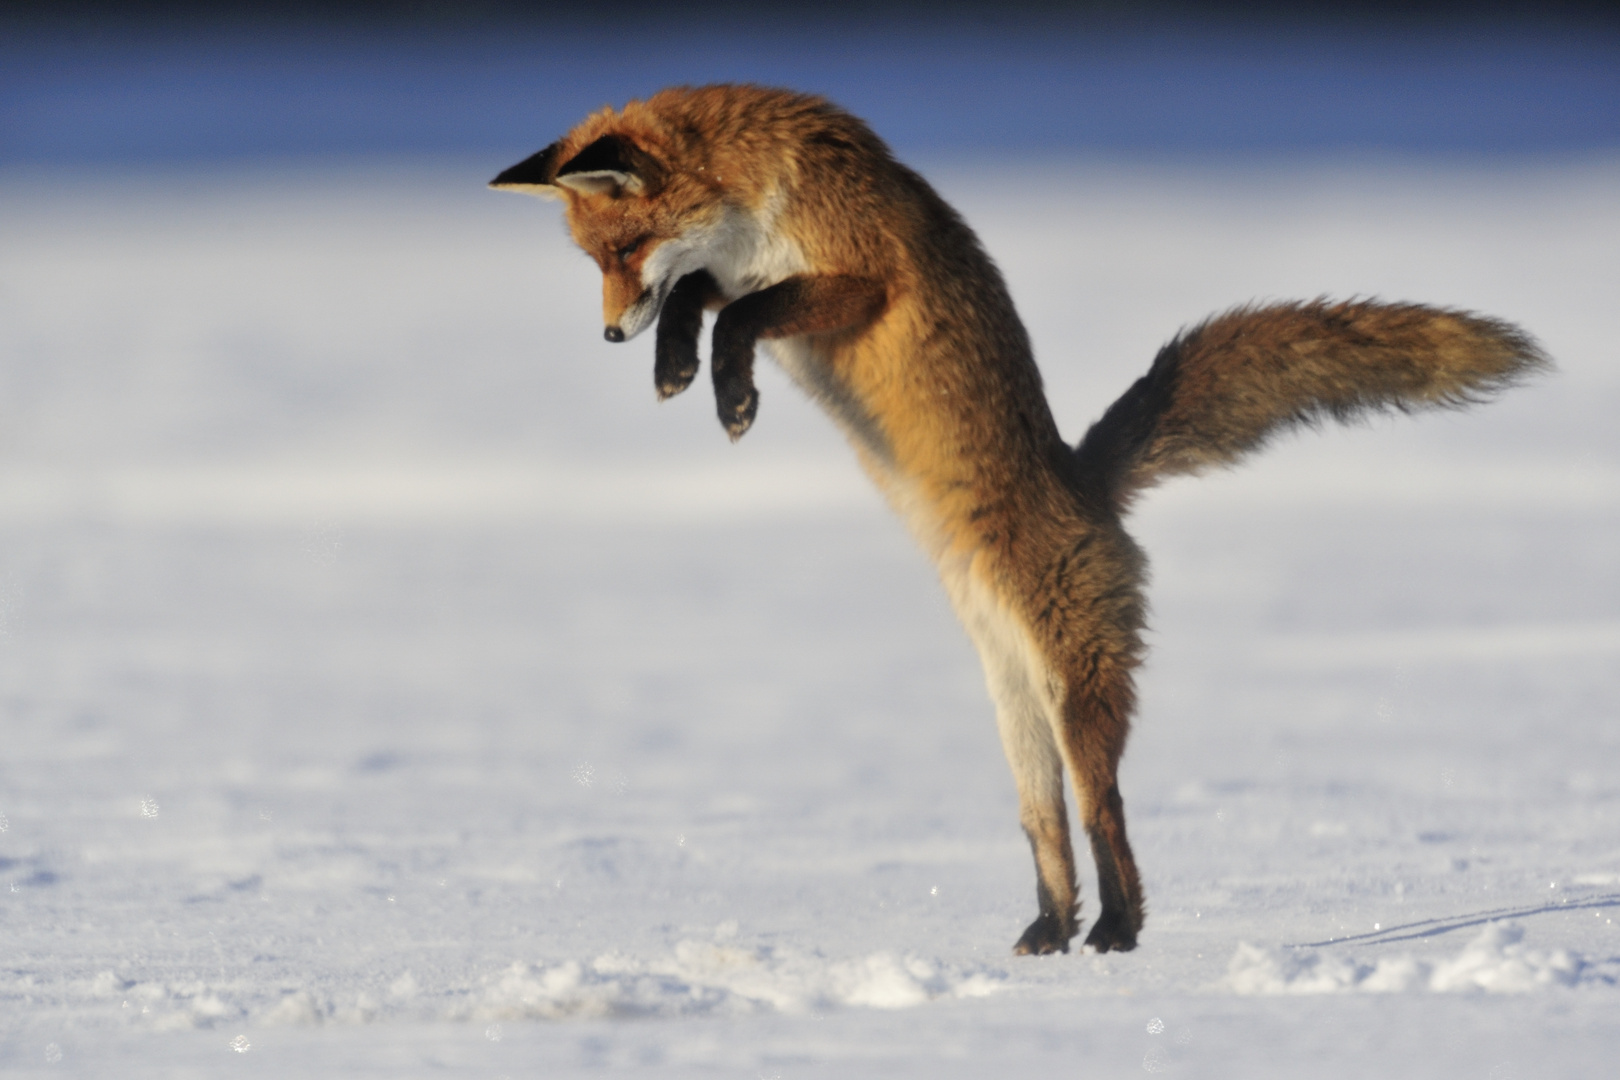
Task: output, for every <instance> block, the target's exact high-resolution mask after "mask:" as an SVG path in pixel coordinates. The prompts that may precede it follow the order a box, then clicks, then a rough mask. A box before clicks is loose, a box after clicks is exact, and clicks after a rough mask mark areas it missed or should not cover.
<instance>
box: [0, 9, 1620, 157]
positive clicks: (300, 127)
mask: <svg viewBox="0 0 1620 1080" xmlns="http://www.w3.org/2000/svg"><path fill="white" fill-rule="evenodd" d="M721 80H747V81H758V82H766V83H773V84H778V85H787V86H793V87H796V88H801V89H806V90H814V91H819V92H822V93H825V94H827V95H829V96H831V97H832V98H833V99H834V100H836V101H838V102H840V103H841V104H843V105H845V106H846V107H848V108H849V109H851V110H852V111H854V112H856V113H857V114H859V115H862V116H864V117H866V118H867V119H868V120H870V121H871V122H872V123H873V125H874V126H875V127H876V128H877V130H878V131H879V132H880V133H882V134H884V135H885V136H886V137H887V138H888V139H889V140H890V141H891V142H892V143H893V144H894V145H895V146H896V148H897V149H898V150H899V151H901V152H902V153H941V152H943V153H962V152H969V153H983V154H1011V153H1041V154H1053V153H1057V154H1062V153H1103V154H1156V153H1172V154H1174V153H1182V152H1194V153H1203V152H1215V153H1247V152H1284V153H1295V152H1304V153H1314V152H1346V151H1349V152H1355V151H1363V150H1366V151H1377V152H1394V153H1403V154H1405V153H1417V154H1442V155H1478V154H1585V153H1592V152H1604V151H1610V150H1615V149H1620V36H1617V35H1615V34H1613V33H1608V32H1578V31H1576V30H1572V29H1569V28H1563V29H1559V28H1557V27H1550V26H1542V27H1536V26H1518V27H1516V28H1514V27H1500V26H1499V27H1495V28H1492V27H1489V26H1470V27H1458V28H1455V29H1452V30H1448V29H1447V28H1445V27H1444V26H1438V25H1435V24H1426V25H1425V26H1423V27H1421V28H1412V27H1406V28H1404V29H1402V28H1398V27H1393V26H1380V25H1362V26H1359V27H1356V28H1351V29H1346V28H1345V27H1338V28H1336V29H1334V28H1326V27H1318V28H1316V29H1300V28H1296V29H1294V30H1293V31H1291V32H1288V33H1281V32H1266V31H1262V30H1258V29H1256V28H1254V27H1253V26H1251V27H1250V28H1249V29H1247V30H1243V29H1236V28H1232V27H1227V28H1225V29H1220V28H1212V27H1207V26H1206V27H1203V28H1197V27H1193V26H1190V25H1187V26H1175V25H1172V26H1170V27H1167V28H1166V27H1161V28H1158V29H1143V28H1137V29H1114V30H1106V31H1098V30H1089V31H1088V30H1086V29H1084V28H1077V27H1072V26H1071V27H1061V26H1054V25H1044V26H1043V25H1040V24H1036V23H1031V22H1027V21H1017V20H1011V21H1009V23H1008V24H1005V25H996V24H994V23H988V22H984V21H981V22H979V23H978V24H976V25H965V24H955V25H946V26H942V27H936V28H932V29H918V28H917V27H916V26H914V25H902V24H900V23H897V22H890V23H887V24H883V23H879V24H877V25H865V26H856V25H852V24H839V23H823V24H819V25H816V24H810V25H796V26H787V25H778V26H775V27H770V26H754V27H751V28H743V29H736V28H728V27H726V26H723V25H718V24H714V25H677V24H673V23H671V24H655V25H642V26H637V25H634V24H632V25H629V26H623V25H621V26H618V27H612V26H607V25H597V26H594V27H584V26H559V27H558V28H556V29H555V30H547V29H546V28H545V27H543V26H538V27H537V26H534V25H530V26H528V27H526V28H525V29H524V30H522V31H521V32H515V33H513V34H511V35H501V34H499V33H495V32H491V31H490V30H489V29H488V28H483V29H475V30H461V31H456V32H453V33H441V34H437V35H435V34H431V33H427V32H424V31H421V30H416V31H409V30H403V31H402V30H390V31H382V30H377V29H376V28H372V29H371V30H364V29H357V28H353V27H351V28H348V29H334V28H330V27H328V28H326V29H321V30H317V29H313V28H309V27H303V28H299V27H296V26H295V27H281V28H278V29H274V30H270V29H264V28H260V29H258V30H254V29H251V28H244V27H235V28H226V29H218V28H216V29H214V30H211V31H201V30H187V29H184V28H181V29H175V28H173V27H171V28H170V29H169V30H168V31H166V32H162V33H158V32H146V33H143V32H140V31H138V30H133V29H129V28H126V29H125V30H123V31H120V32H103V33H100V34H84V33H82V32H80V33H78V34H77V35H76V36H69V35H66V34H63V33H58V32H51V31H31V32H17V33H8V34H7V35H5V36H4V41H3V42H0V102H3V105H0V164H19V163H22V164H34V165H79V164H91V163H107V162H144V163H161V162H197V161H208V160H229V159H241V158H257V157H308V156H331V155H344V154H377V153H382V154H406V155H409V154H423V153H426V154H435V153H468V152H471V153H486V152H487V153H490V154H493V155H496V156H501V155H510V154H511V153H512V152H523V151H526V150H529V149H533V148H534V147H536V146H539V145H542V144H543V143H545V142H547V141H549V140H550V139H551V138H553V137H554V136H556V135H558V134H560V133H561V132H562V131H564V130H565V129H566V128H567V127H569V126H570V125H571V124H572V123H573V122H575V121H576V120H577V119H578V118H579V117H580V116H581V115H583V114H584V113H585V112H586V111H588V110H589V109H592V108H594V107H597V106H599V105H602V104H605V103H609V102H622V101H623V100H625V99H626V98H629V97H634V96H640V95H644V94H646V93H649V92H651V91H653V90H656V89H658V88H659V87H661V86H665V85H668V84H671V83H678V82H709V81H721Z"/></svg>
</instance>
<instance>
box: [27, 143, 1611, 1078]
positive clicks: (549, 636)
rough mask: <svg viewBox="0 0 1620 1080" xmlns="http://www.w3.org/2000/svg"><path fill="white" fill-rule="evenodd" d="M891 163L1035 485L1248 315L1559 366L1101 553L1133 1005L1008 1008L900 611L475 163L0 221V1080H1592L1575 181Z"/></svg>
mask: <svg viewBox="0 0 1620 1080" xmlns="http://www.w3.org/2000/svg"><path fill="white" fill-rule="evenodd" d="M494 164H495V166H496V167H498V165H499V164H500V163H494ZM922 164H923V166H924V168H925V170H926V171H928V172H929V173H930V174H931V175H933V176H935V177H937V178H938V180H939V183H940V186H941V188H942V189H943V190H944V191H945V192H946V194H947V195H948V197H950V198H951V199H952V200H953V201H955V202H956V203H957V204H958V205H959V206H960V208H961V209H962V210H963V211H964V213H965V214H966V215H967V217H968V218H969V220H970V221H971V222H973V223H974V224H975V225H976V227H978V228H979V230H980V232H981V234H982V235H983V237H984V239H985V241H986V244H987V246H988V247H989V249H990V250H991V251H992V252H993V253H994V254H995V255H996V256H997V257H998V259H999V260H1000V262H1001V264H1002V266H1003V268H1004V269H1005V270H1006V272H1007V274H1008V276H1009V279H1010V281H1011V284H1012V287H1013V291H1014V294H1015V297H1016V298H1017V299H1018V302H1019V304H1020V306H1021V310H1022V311H1023V313H1024V315H1025V317H1026V320H1027V322H1028V323H1029V325H1030V328H1031V332H1032V334H1033V336H1034V338H1035V341H1036V345H1037V350H1038V353H1039V355H1040V357H1041V359H1042V364H1043V370H1044V372H1045V374H1046V376H1047V383H1048V390H1049V393H1050V395H1051V397H1052V400H1053V403H1054V407H1055V409H1056V410H1057V412H1058V416H1059V420H1060V423H1061V424H1062V425H1063V427H1064V429H1065V431H1066V432H1068V433H1070V434H1071V435H1074V436H1078V434H1079V433H1080V431H1081V430H1082V428H1083V426H1084V424H1085V423H1086V422H1088V421H1089V420H1090V419H1091V418H1093V417H1094V416H1095V415H1097V414H1098V413H1099V412H1100V411H1101V409H1102V408H1103V407H1104V406H1105V405H1106V403H1107V402H1108V401H1110V400H1112V398H1113V397H1114V396H1115V395H1116V394H1118V393H1119V392H1120V391H1121V390H1123V389H1124V387H1125V386H1126V385H1128V383H1129V381H1130V380H1131V379H1132V378H1134V377H1135V376H1136V375H1137V374H1139V373H1140V371H1141V370H1142V369H1143V368H1144V367H1145V365H1146V363H1147V362H1148V360H1149V358H1150V357H1151V356H1152V354H1153V351H1154V349H1155V348H1156V347H1157V345H1158V344H1160V343H1161V342H1162V341H1163V340H1164V339H1165V338H1166V337H1168V336H1169V334H1170V333H1172V332H1173V331H1174V330H1175V329H1176V328H1177V327H1178V326H1179V325H1182V324H1184V323H1186V322H1189V321H1192V320H1194V319H1197V318H1199V317H1201V316H1203V315H1205V314H1207V313H1209V312H1211V311H1214V310H1218V309H1220V308H1222V307H1225V306H1228V305H1230V304H1232V303H1236V302H1239V301H1243V300H1247V299H1250V298H1253V297H1265V296H1275V297H1282V296H1313V295H1317V294H1322V293H1326V294H1332V295H1350V294H1378V295H1383V296H1387V297H1400V298H1409V299H1420V300H1427V301H1431V302H1436V303H1443V304H1452V305H1458V306H1464V307H1469V308H1474V309H1477V310H1482V311H1487V312H1490V313H1492V314H1495V315H1499V316H1502V317H1506V318H1510V319H1514V320H1516V321H1519V322H1521V323H1523V324H1524V325H1525V326H1527V327H1528V328H1530V329H1531V330H1532V331H1534V332H1535V333H1537V334H1538V335H1540V336H1541V337H1542V339H1543V340H1544V342H1545V343H1546V345H1547V346H1548V348H1549V350H1550V351H1551V352H1552V353H1553V355H1554V356H1555V357H1556V358H1557V360H1558V363H1559V366H1560V371H1559V373H1558V374H1557V375H1556V376H1554V377H1552V378H1549V379H1546V380H1543V381H1541V382H1540V383H1538V384H1536V385H1534V386H1530V387H1524V388H1521V389H1518V390H1515V391H1514V392H1512V393H1511V394H1510V395H1508V396H1507V397H1505V398H1503V399H1502V400H1501V401H1499V402H1497V403H1495V404H1493V405H1491V406H1490V407H1488V408H1482V409H1479V410H1475V411H1472V412H1470V413H1467V414H1459V415H1454V416H1453V415H1443V416H1425V417H1419V418H1416V419H1402V420H1390V421H1387V422H1386V421H1380V422H1378V423H1376V424H1373V425H1370V426H1368V427H1367V428H1363V429H1355V430H1350V431H1334V432H1324V433H1321V434H1319V435H1305V436H1302V437H1300V438H1299V439H1293V440H1286V441H1284V442H1283V443H1281V444H1280V445H1278V446H1276V447H1274V448H1273V449H1272V450H1271V451H1270V452H1269V453H1268V454H1267V455H1266V456H1265V457H1263V458H1262V459H1259V460H1257V461H1256V462H1254V463H1253V464H1251V465H1249V466H1247V467H1245V468H1244V469H1242V470H1239V471H1234V472H1232V473H1229V474H1223V475H1220V476H1215V477H1208V478H1204V479H1201V480H1197V481H1187V482H1177V483H1175V484H1172V485H1169V486H1166V487H1165V488H1163V489H1162V490H1160V491H1158V492H1156V493H1154V494H1153V495H1151V496H1149V497H1148V498H1147V499H1145V500H1144V502H1143V504H1142V506H1141V507H1140V509H1139V510H1138V512H1137V514H1136V517H1135V518H1134V532H1135V534H1136V535H1137V537H1138V538H1139V540H1140V541H1141V542H1142V544H1143V545H1144V547H1145V548H1146V550H1147V551H1148V553H1149V555H1150V557H1151V558H1152V559H1153V565H1154V585H1153V590H1152V594H1151V596H1152V600H1153V603H1154V620H1153V625H1154V633H1153V639H1152V643H1153V649H1154V651H1153V654H1152V656H1151V659H1150V661H1149V663H1148V666H1147V667H1146V669H1145V670H1144V671H1143V673H1142V679H1141V689H1142V707H1141V717H1140V721H1139V723H1138V725H1137V729H1136V732H1135V734H1134V736H1133V741H1132V744H1131V748H1130V750H1129V752H1128V754H1127V758H1126V762H1125V767H1124V772H1123V780H1122V785H1123V789H1124V793H1125V797H1126V800H1127V803H1128V805H1129V821H1130V826H1131V830H1132V837H1133V842H1134V844H1135V846H1136V849H1137V855H1138V858H1139V860H1140V862H1141V864H1142V869H1143V874H1144V879H1145V884H1146V889H1147V895H1148V901H1149V918H1148V925H1147V929H1146V932H1145V933H1144V935H1143V938H1142V943H1141V947H1140V948H1139V949H1138V950H1137V951H1136V952H1134V953H1131V954H1128V955H1113V954H1110V955H1107V956H1095V955H1084V954H1081V953H1079V952H1076V953H1075V954H1072V955H1069V956H1066V957H1055V958H1042V959H1031V958H1016V957H1013V956H1012V955H1011V953H1010V948H1011V944H1012V942H1013V940H1014V939H1015V938H1016V937H1017V935H1018V933H1019V932H1020V931H1021V930H1022V928H1023V926H1024V925H1025V923H1026V922H1027V921H1028V919H1029V918H1030V917H1032V915H1033V908H1034V899H1033V874H1032V870H1031V867H1030V865H1029V857H1028V853H1027V848H1026V846H1025V844H1024V841H1023V838H1022V836H1021V834H1020V833H1019V830H1018V826H1017V813H1016V798H1015V796H1014V793H1013V790H1012V784H1011V780H1010V777H1009V775H1008V773H1007V769H1006V766H1005V764H1004V762H1003V761H1002V760H1001V755H1000V750H999V747H998V745H997V741H996V736H995V731H994V725H993V723H992V720H991V714H990V707H989V704H988V701H987V698H986V695H985V692H984V689H983V684H982V679H981V676H980V674H979V672H978V669H977V661H976V659H975V657H974V655H973V652H972V650H971V648H970V647H969V645H968V644H967V642H966V640H965V638H964V636H963V634H962V633H961V631H960V629H959V628H958V627H957V626H956V624H955V622H954V620H953V617H952V615H951V613H950V611H949V608H948V606H947V605H946V603H945V601H944V599H943V597H942V596H941V595H940V590H939V587H938V585H937V582H935V581H934V580H933V579H932V576H931V571H930V570H929V568H928V567H927V566H926V564H925V563H924V561H923V559H922V558H921V557H920V556H919V555H918V554H917V553H916V552H915V551H914V550H912V547H911V545H910V542H909V540H908V539H907V538H906V536H905V535H904V533H903V530H902V529H901V527H900V525H899V524H898V523H897V522H895V521H893V520H892V519H891V518H890V516H889V515H888V513H887V511H886V510H885V509H884V508H883V507H882V506H881V505H880V503H879V501H878V499H877V497H876V495H875V494H874V493H872V492H871V491H870V490H869V488H868V485H867V484H866V482H865V480H864V479H863V478H862V477H861V476H860V475H859V473H858V471H857V470H856V468H855V466H854V464H853V462H852V460H851V455H850V453H849V451H848V449H847V448H846V447H845V446H843V445H842V443H841V442H840V439H839V437H838V436H837V434H836V433H835V432H834V430H833V428H832V426H831V425H830V424H829V423H827V422H826V421H825V419H824V418H822V417H820V416H819V415H817V414H816V413H815V411H814V410H813V408H812V407H811V406H810V405H809V404H808V403H806V402H805V401H803V400H802V399H801V398H799V397H798V396H797V395H796V393H795V391H793V389H792V388H791V387H790V386H789V385H788V384H787V383H786V382H785V380H783V379H782V378H781V377H780V376H779V375H777V374H775V373H774V372H762V381H761V386H762V397H763V401H762V406H761V410H760V416H759V420H758V422H757V423H756V425H755V428H754V430H753V431H751V432H750V433H749V435H748V436H747V437H746V438H745V439H743V440H742V441H741V443H739V444H738V445H737V446H731V445H730V444H729V443H728V441H727V440H726V439H725V437H724V435H723V433H722V432H721V431H720V429H719V426H718V424H717V423H716V421H715V420H714V417H713V410H712V399H710V398H709V397H708V395H707V393H706V390H705V388H704V386H703V385H702V384H701V382H700V384H699V385H698V386H697V387H694V389H693V390H692V391H690V392H689V393H687V394H686V395H685V396H683V397H682V398H679V399H676V400H675V401H674V402H671V403H668V404H666V405H663V406H659V405H657V404H656V403H655V401H654V396H653V393H652V387H651V379H650V376H651V353H650V347H648V346H646V345H645V343H644V342H638V343H631V344H630V345H627V346H621V347H615V346H611V345H608V344H606V343H604V342H602V341H601V340H600V329H599V315H598V313H597V305H598V298H597V289H598V286H597V281H596V275H595V271H594V269H593V268H592V267H591V265H590V264H589V262H588V261H587V260H585V259H584V258H583V257H582V256H580V255H579V254H578V253H577V252H574V251H573V250H572V249H570V248H569V247H568V246H567V244H566V243H565V242H564V239H563V237H562V234H561V229H560V226H559V225H558V223H557V212H556V209H555V208H554V207H553V206H549V205H547V204H543V203H536V202H533V201H531V200H524V199H518V198H514V197H510V196H497V195H494V194H490V193H487V192H485V191H483V190H482V188H481V186H480V185H481V183H482V181H483V180H484V179H485V178H486V177H487V175H489V174H491V173H492V172H493V169H492V168H491V166H490V163H485V162H467V161H401V160H391V161H390V160H379V161H373V162H355V163H350V164H347V165H331V166H328V167H324V168H315V167H307V168H301V169H300V168H292V167H279V166H278V167H269V166H254V167H248V166H243V167H241V168H239V169H235V170H224V169H219V170H214V171H191V172H182V171H175V172H162V171H155V170H154V171H148V172H145V173H136V174H125V175H119V176H95V177H90V178H86V177H85V176H82V175H63V174H60V173H48V172H33V173H29V172H22V171H13V172H11V173H9V174H6V175H4V176H0V190H3V191H4V192H5V197H4V199H3V201H0V235H4V236H5V237H6V243H5V245H4V247H3V248H0V355H3V356H4V357H5V358H6V359H5V363H4V365H3V366H0V432H3V434H0V736H3V752H0V958H3V962H0V1070H3V1071H4V1072H6V1074H7V1075H16V1076H33V1075H40V1076H47V1075H83V1076H102V1075H120V1076H129V1077H142V1076H153V1077H157V1076H162V1077H175V1076H208V1077H214V1076H220V1075H242V1076H288V1075H330V1076H366V1075H375V1076H388V1077H409V1076H419V1075H420V1076H426V1075H430V1074H432V1075H443V1074H449V1075H468V1076H500V1075H510V1076H517V1075H537V1076H539V1075H543V1076H548V1077H551V1076H572V1075H594V1074H595V1073H597V1072H601V1071H607V1072H622V1073H627V1074H632V1075H638V1074H639V1075H649V1076H685V1075H692V1076H736V1077H747V1078H753V1077H783V1078H792V1077H807V1076H838V1077H862V1076H874V1077H876V1076H882V1077H903V1076H919V1077H923V1076H926V1077H931V1078H932V1077H954V1076H961V1077H982V1076H984V1075H986V1074H987V1073H991V1072H992V1071H994V1072H997V1073H1002V1074H1005V1075H1009V1076H1012V1075H1017V1076H1023V1075H1029V1076H1036V1075H1041V1076H1044V1075H1060V1074H1076V1075H1087V1076H1091V1075H1097V1076H1114V1075H1117V1076H1124V1075H1137V1074H1138V1073H1140V1072H1142V1071H1147V1072H1153V1073H1157V1072H1165V1073H1167V1074H1170V1075H1184V1076H1198V1077H1228V1076H1230V1077H1246V1078H1250V1077H1265V1076H1294V1075H1310V1076H1319V1077H1338V1076H1346V1077H1348V1076H1365V1075H1369V1074H1386V1075H1455V1076H1476V1077H1480V1078H1482V1080H1483V1078H1486V1077H1490V1078H1494V1080H1507V1078H1510V1077H1523V1078H1529V1077H1537V1076H1558V1075H1595V1074H1596V1072H1597V1071H1600V1070H1601V1068H1602V1065H1603V1063H1605V1062H1608V1061H1611V1060H1612V1059H1613V1057H1614V1055H1615V1052H1616V1051H1617V1050H1620V1020H1617V1017H1620V928H1617V926H1616V918H1617V916H1620V842H1617V840H1616V837H1617V836H1620V828H1617V826H1620V724H1617V723H1616V720H1617V710H1620V674H1617V673H1620V664H1617V659H1620V562H1617V560H1616V559H1615V558H1614V545H1615V539H1614V538H1615V536H1616V534H1617V526H1620V440H1617V436H1616V434H1615V431H1616V428H1615V425H1614V424H1613V421H1612V416H1613V414H1614V411H1615V409H1616V407H1617V406H1620V365H1617V364H1616V363H1615V355H1614V349H1613V345H1612V340H1613V337H1612V327H1611V322H1612V307H1613V300H1612V298H1613V293H1614V287H1615V283H1616V281H1620V209H1617V208H1620V198H1617V196H1620V164H1617V163H1616V162H1614V161H1609V160H1574V161H1565V162H1552V163H1547V162H1540V163H1536V162H1528V163H1527V162H1520V163H1512V162H1502V161H1497V162H1472V163H1467V162H1464V163H1453V164H1445V165H1440V164H1428V165H1420V164H1414V163H1411V162H1403V161H1382V162H1379V161H1374V162H1366V161H1363V162H1352V161H1319V162H1314V163H1313V162H1297V161H1292V162H1291V161H1281V160H1273V161H1250V162H1246V163H1245V162H1231V161H1203V162H1200V161H1182V162H1180V163H1177V162H1160V163H1158V164H1141V163H1136V164H1131V163H1112V164H1110V163H1106V162H1051V163H1047V164H1044V165H1042V166H1041V167H1040V168H1038V169H1034V170H1030V169H1024V170H1022V171H1021V172H1020V174H1019V175H1018V176H1017V177H1016V178H1015V179H1012V180H1009V179H1008V178H1007V177H1006V176H1005V175H1004V173H1003V170H1002V169H1001V168H1000V164H999V163H994V162H992V163H974V162H961V161H957V162H949V161H947V162H935V163H932V164H930V163H927V162H924V163H922ZM1087 870H1088V874H1089V867H1088V868H1087ZM1082 891H1083V895H1084V896H1085V898H1086V899H1085V908H1084V911H1083V915H1084V916H1086V917H1089V916H1090V915H1092V914H1094V913H1095V906H1094V903H1093V901H1092V899H1091V898H1092V897H1094V896H1095V888H1094V883H1093V882H1092V881H1090V880H1089V877H1088V879H1087V880H1086V881H1085V883H1084V885H1083V890H1082Z"/></svg>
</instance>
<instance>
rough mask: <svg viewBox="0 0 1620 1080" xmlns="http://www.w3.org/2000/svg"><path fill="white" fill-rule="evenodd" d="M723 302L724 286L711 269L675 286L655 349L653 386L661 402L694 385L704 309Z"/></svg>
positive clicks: (660, 322)
mask: <svg viewBox="0 0 1620 1080" xmlns="http://www.w3.org/2000/svg"><path fill="white" fill-rule="evenodd" d="M719 299H720V286H718V285H717V284H715V280H714V278H712V277H710V276H709V272H708V271H707V270H698V271H696V272H694V273H691V274H687V275H686V276H685V277H683V278H681V280H679V281H677V282H676V283H675V287H674V288H672V289H671V290H670V291H669V296H668V297H667V298H666V299H665V300H664V309H663V310H662V311H660V312H659V313H658V336H657V340H656V343H655V344H654V346H653V385H654V386H656V387H657V389H658V400H659V401H666V400H668V399H669V398H672V397H674V396H675V395H676V394H678V393H680V392H681V391H682V390H685V389H686V388H687V387H688V386H691V385H692V380H693V379H694V378H696V377H697V373H698V335H699V334H700V333H702V332H703V309H704V308H705V307H706V306H708V304H709V303H710V302H712V301H718V300H719Z"/></svg>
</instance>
